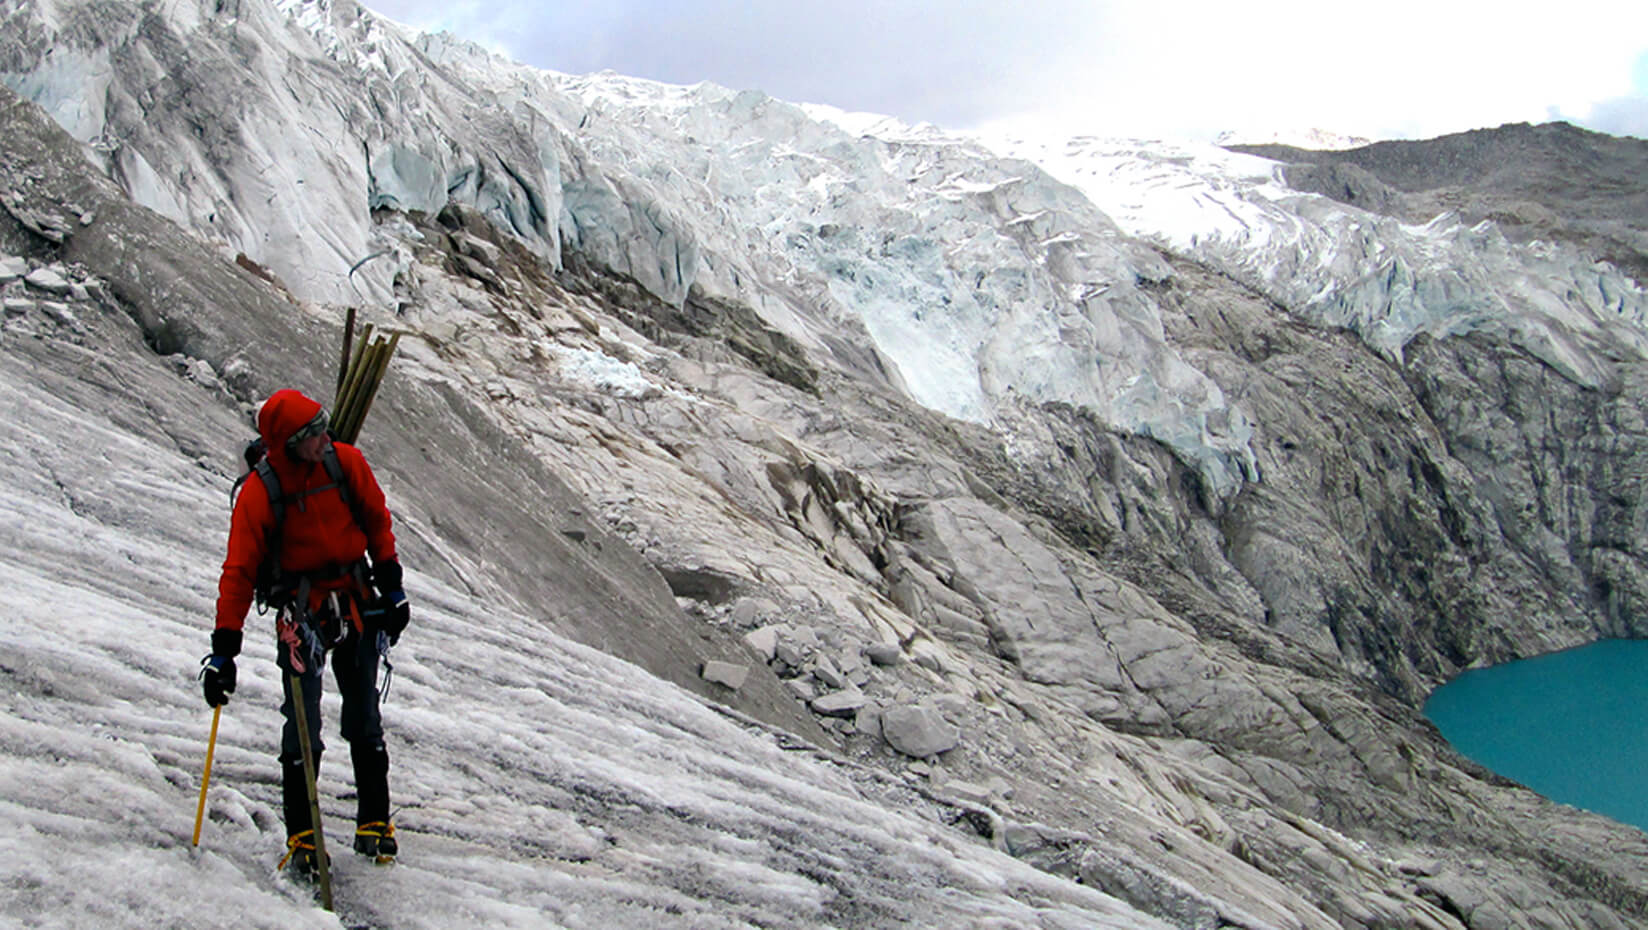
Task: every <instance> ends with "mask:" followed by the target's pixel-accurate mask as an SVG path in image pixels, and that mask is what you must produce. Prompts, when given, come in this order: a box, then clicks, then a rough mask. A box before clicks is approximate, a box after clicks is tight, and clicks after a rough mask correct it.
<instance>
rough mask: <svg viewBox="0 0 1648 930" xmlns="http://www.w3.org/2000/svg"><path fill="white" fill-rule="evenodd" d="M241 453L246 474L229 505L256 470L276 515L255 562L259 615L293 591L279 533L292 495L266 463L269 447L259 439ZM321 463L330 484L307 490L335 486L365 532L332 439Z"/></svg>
mask: <svg viewBox="0 0 1648 930" xmlns="http://www.w3.org/2000/svg"><path fill="white" fill-rule="evenodd" d="M328 438H330V436H328ZM241 456H242V457H243V458H244V459H246V473H245V474H243V475H241V476H240V477H239V478H237V479H235V484H234V487H232V488H230V489H229V506H230V508H231V509H233V507H234V502H235V498H236V497H237V496H238V495H239V494H240V487H241V485H243V484H245V483H246V480H247V479H248V478H250V477H252V475H253V474H254V473H255V474H256V475H257V476H258V479H259V480H260V481H262V482H263V488H264V490H265V491H267V492H268V493H269V510H270V511H271V512H272V513H273V514H274V516H275V520H274V525H273V526H271V527H270V528H269V534H268V535H267V536H266V537H264V546H263V562H262V563H261V564H259V565H258V571H257V578H256V580H255V581H254V582H253V584H252V596H253V598H254V599H255V600H256V602H257V608H258V613H260V614H261V613H264V612H266V611H267V610H268V609H269V608H270V607H271V606H273V607H276V608H279V607H281V606H282V605H283V604H284V602H285V600H286V599H287V598H288V597H290V595H291V593H292V592H291V591H290V590H289V589H288V586H287V585H286V582H287V581H288V579H286V578H284V577H282V576H281V571H280V535H281V529H282V527H283V526H284V524H285V522H286V502H287V501H288V500H291V499H292V495H288V494H284V493H282V492H281V487H280V477H279V476H278V475H276V474H275V466H273V465H271V464H269V449H268V447H267V446H266V445H264V442H263V440H262V439H261V438H258V439H254V440H252V441H251V442H248V443H247V444H246V448H245V449H243V450H242V451H241ZM321 465H322V466H323V467H324V468H325V469H326V476H327V477H328V478H331V479H332V483H331V484H324V485H321V486H320V487H318V488H315V489H313V490H311V491H310V492H309V493H310V494H314V493H317V492H320V491H325V490H329V489H331V488H336V489H337V492H338V496H339V497H341V498H343V502H344V503H345V504H346V505H348V507H349V514H350V516H352V517H354V520H355V526H357V527H359V528H360V531H361V532H362V533H365V532H366V516H365V514H364V512H363V511H362V510H361V505H360V501H359V500H358V499H357V498H356V497H355V494H354V492H353V490H352V489H351V488H350V487H349V479H348V477H347V476H345V475H344V473H343V463H342V462H339V461H338V452H337V450H336V449H334V448H332V443H331V442H328V443H327V444H326V446H325V448H324V451H323V452H322V453H321Z"/></svg>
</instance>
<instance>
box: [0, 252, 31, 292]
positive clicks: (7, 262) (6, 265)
mask: <svg viewBox="0 0 1648 930" xmlns="http://www.w3.org/2000/svg"><path fill="white" fill-rule="evenodd" d="M28 273H29V263H28V260H27V259H24V258H19V257H18V256H16V255H8V256H6V257H5V258H0V286H3V285H7V284H10V283H11V282H13V281H16V280H17V279H18V278H21V277H23V276H24V275H26V274H28Z"/></svg>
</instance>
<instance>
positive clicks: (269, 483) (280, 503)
mask: <svg viewBox="0 0 1648 930" xmlns="http://www.w3.org/2000/svg"><path fill="white" fill-rule="evenodd" d="M252 471H255V472H257V476H258V480H259V481H262V482H263V490H265V491H267V492H268V494H269V512H270V513H271V514H273V515H274V517H275V532H276V533H279V532H280V525H281V522H282V521H283V520H285V519H286V495H284V494H282V493H281V491H280V476H279V475H277V474H275V466H273V465H270V464H269V460H268V459H259V460H258V463H257V464H256V465H254V466H252ZM247 474H248V475H249V474H251V472H247Z"/></svg>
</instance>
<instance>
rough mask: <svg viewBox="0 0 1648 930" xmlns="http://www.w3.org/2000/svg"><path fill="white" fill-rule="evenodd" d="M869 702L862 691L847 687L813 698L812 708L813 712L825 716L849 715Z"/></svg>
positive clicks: (855, 712)
mask: <svg viewBox="0 0 1648 930" xmlns="http://www.w3.org/2000/svg"><path fill="white" fill-rule="evenodd" d="M869 702H870V699H869V698H867V697H865V696H864V692H862V691H860V690H858V689H857V688H848V689H846V690H844V691H832V692H830V693H829V694H825V695H821V696H819V697H816V698H813V701H812V708H813V711H814V712H816V713H819V714H823V715H824V716H826V717H851V716H853V715H855V714H857V713H858V711H859V709H860V708H862V707H863V706H864V705H866V704H868V703H869Z"/></svg>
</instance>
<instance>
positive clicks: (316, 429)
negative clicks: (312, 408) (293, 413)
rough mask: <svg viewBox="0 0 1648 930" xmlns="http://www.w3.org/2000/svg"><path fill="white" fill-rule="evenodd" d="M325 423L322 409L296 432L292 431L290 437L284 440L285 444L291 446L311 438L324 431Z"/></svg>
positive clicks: (324, 412)
mask: <svg viewBox="0 0 1648 930" xmlns="http://www.w3.org/2000/svg"><path fill="white" fill-rule="evenodd" d="M326 425H327V424H326V411H324V410H322V411H321V412H320V413H317V414H315V418H314V419H313V420H310V421H309V422H308V423H305V424H303V426H302V427H301V428H299V429H298V431H297V432H295V433H293V434H292V438H291V439H288V440H286V444H287V445H289V446H291V445H296V444H297V443H300V442H302V441H304V440H305V439H313V438H314V437H316V436H319V435H320V434H321V433H324V432H326Z"/></svg>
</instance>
